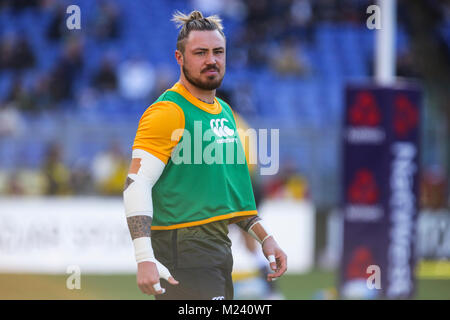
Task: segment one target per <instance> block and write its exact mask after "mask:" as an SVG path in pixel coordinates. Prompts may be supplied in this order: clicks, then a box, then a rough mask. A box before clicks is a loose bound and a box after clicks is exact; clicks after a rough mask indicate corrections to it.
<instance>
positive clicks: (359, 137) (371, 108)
mask: <svg viewBox="0 0 450 320" xmlns="http://www.w3.org/2000/svg"><path fill="white" fill-rule="evenodd" d="M381 118H382V117H381V112H380V108H379V106H378V105H377V102H376V100H375V96H374V95H373V93H371V92H369V91H361V92H359V93H357V94H356V97H355V99H354V102H353V104H352V105H351V107H350V108H349V110H348V122H349V127H348V129H347V132H346V136H347V140H348V142H349V143H352V144H379V143H381V142H383V141H384V139H385V137H386V133H385V132H384V130H383V129H381V128H380V124H381Z"/></svg>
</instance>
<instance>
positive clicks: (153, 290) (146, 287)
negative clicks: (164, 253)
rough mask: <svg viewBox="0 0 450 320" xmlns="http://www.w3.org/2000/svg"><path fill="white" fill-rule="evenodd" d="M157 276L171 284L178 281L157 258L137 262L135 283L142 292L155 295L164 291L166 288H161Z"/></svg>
mask: <svg viewBox="0 0 450 320" xmlns="http://www.w3.org/2000/svg"><path fill="white" fill-rule="evenodd" d="M158 270H159V272H158ZM159 278H163V279H166V280H167V281H168V282H169V283H170V284H173V285H177V284H178V283H179V282H178V281H177V280H175V279H174V278H173V277H172V275H171V274H170V272H169V270H167V268H166V267H164V266H163V265H162V264H161V263H159V261H157V260H155V262H151V261H143V262H139V263H138V271H137V284H138V287H139V289H140V290H141V291H142V292H143V293H145V294H148V295H157V294H163V293H164V292H166V289H164V288H161V285H160V283H159Z"/></svg>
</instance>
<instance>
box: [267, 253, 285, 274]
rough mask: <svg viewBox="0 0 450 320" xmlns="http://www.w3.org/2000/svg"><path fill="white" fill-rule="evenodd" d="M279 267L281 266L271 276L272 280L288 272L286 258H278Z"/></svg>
mask: <svg viewBox="0 0 450 320" xmlns="http://www.w3.org/2000/svg"><path fill="white" fill-rule="evenodd" d="M277 262H278V265H279V266H280V267H279V268H278V269H277V270H276V271H275V272H274V273H271V274H269V275H268V276H270V277H271V278H278V277H281V276H282V275H283V273H284V272H285V271H286V269H287V267H286V259H285V258H284V257H280V258H278V261H277Z"/></svg>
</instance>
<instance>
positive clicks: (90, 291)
mask: <svg viewBox="0 0 450 320" xmlns="http://www.w3.org/2000/svg"><path fill="white" fill-rule="evenodd" d="M67 278H68V275H43V274H0V299H3V300H5V299H20V300H28V299H43V300H77V299H89V300H91V299H94V300H95V299H101V300H109V299H115V300H128V299H139V300H140V299H153V297H149V296H146V295H144V294H142V293H141V292H140V291H139V289H138V287H137V285H136V276H135V275H133V274H131V275H82V276H81V288H80V289H79V290H77V289H74V290H69V289H67V287H66V281H67ZM277 286H278V287H279V289H280V291H281V292H282V294H283V295H284V297H285V298H286V299H289V300H303V299H320V298H327V297H328V298H336V291H335V287H336V274H335V273H334V272H325V271H318V270H315V271H312V272H310V273H307V274H301V275H293V274H289V275H285V276H283V277H281V278H280V279H279V280H278V281H277ZM415 299H420V300H425V299H438V300H450V279H436V280H433V279H419V280H418V281H417V295H416V297H415Z"/></svg>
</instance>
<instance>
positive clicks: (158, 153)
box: [123, 11, 287, 300]
mask: <svg viewBox="0 0 450 320" xmlns="http://www.w3.org/2000/svg"><path fill="white" fill-rule="evenodd" d="M173 21H175V22H176V23H177V24H179V25H180V26H181V30H180V32H179V35H178V40H177V50H176V51H175V58H176V60H177V63H178V64H179V66H180V74H181V75H180V79H179V81H178V82H177V83H176V84H175V85H174V86H173V87H172V88H171V89H168V90H167V91H166V92H164V93H163V94H162V95H161V96H160V97H159V98H158V99H157V100H156V102H155V103H153V104H152V105H151V106H150V107H149V108H148V109H147V110H146V111H145V112H144V114H143V116H142V117H141V120H140V122H139V127H138V130H137V133H136V138H135V141H134V145H133V154H132V161H131V165H130V170H129V175H128V178H127V182H126V185H125V190H124V193H123V196H124V205H125V211H126V216H127V222H128V227H129V230H130V233H131V237H132V239H133V244H134V248H135V256H136V261H137V263H138V270H137V283H138V286H139V288H140V290H141V291H142V292H143V293H146V294H149V295H155V297H156V299H216V300H219V299H232V298H233V283H232V279H231V271H232V266H233V259H232V254H231V241H230V239H229V238H228V236H227V234H228V224H230V223H238V225H239V226H240V227H241V228H243V229H244V230H245V231H247V232H249V234H251V235H252V236H253V237H254V238H255V239H257V240H258V241H259V242H260V243H261V244H262V250H263V252H264V254H265V256H266V257H267V259H268V260H269V262H270V266H271V269H272V270H273V273H271V274H269V275H268V277H267V280H268V281H271V280H273V279H275V278H277V277H280V276H281V275H282V274H283V273H284V272H285V271H286V263H287V261H286V260H287V257H286V255H285V253H284V252H283V251H282V250H281V249H280V248H279V246H278V245H277V243H276V241H275V240H274V238H273V236H272V235H271V234H270V233H269V232H268V231H267V228H266V227H264V225H263V222H262V220H261V219H260V218H259V217H258V216H257V211H256V206H255V200H254V196H253V192H252V187H251V181H250V176H249V172H248V167H247V164H246V161H244V162H243V163H242V162H241V163H239V162H238V161H232V163H231V164H230V163H228V162H229V161H228V162H227V161H221V160H223V159H227V160H229V159H232V160H236V159H237V156H238V154H239V153H242V152H243V151H242V144H241V141H240V139H239V138H238V137H237V132H236V123H235V119H234V117H233V114H232V111H231V108H230V107H229V106H228V105H227V104H226V103H225V102H223V101H222V100H220V99H218V98H216V97H215V93H216V89H217V88H218V87H219V86H220V84H221V82H222V79H223V77H224V74H225V49H226V47H225V36H224V34H223V32H222V25H221V20H220V19H219V18H218V17H217V16H211V17H207V18H204V17H203V15H202V14H201V13H200V12H198V11H193V12H192V13H191V14H189V15H188V16H187V15H184V14H181V13H176V14H175V15H174V18H173ZM196 130H201V132H200V136H201V137H205V136H208V134H209V137H210V138H211V141H212V143H211V145H212V146H213V147H214V150H216V151H217V152H219V151H221V152H223V154H222V155H223V157H222V158H221V159H219V161H212V162H211V161H207V159H205V160H204V161H203V159H202V157H204V155H205V154H208V151H211V145H206V146H205V145H202V143H200V144H198V143H197V142H196V139H191V138H193V137H194V136H196V135H197V134H198V133H196ZM194 138H195V137H194ZM230 143H231V144H232V145H231V146H232V147H233V148H235V149H236V150H237V152H236V154H234V155H233V153H232V152H231V151H230V148H229V147H226V148H225V147H224V146H225V145H226V144H230ZM220 148H222V149H220ZM233 150H234V149H233ZM191 151H192V152H191ZM181 153H183V155H182V156H181ZM211 154H212V153H211ZM177 156H180V157H181V158H182V159H185V160H186V159H187V161H182V162H180V161H178V160H179V159H178V158H177ZM199 156H200V160H201V161H199ZM216 156H217V154H215V156H214V157H216ZM215 159H216V160H217V157H216V158H215ZM160 278H161V279H162V280H161V282H160ZM161 284H162V287H161Z"/></svg>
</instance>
